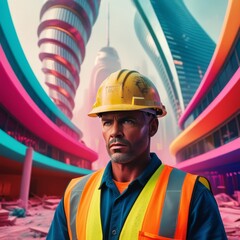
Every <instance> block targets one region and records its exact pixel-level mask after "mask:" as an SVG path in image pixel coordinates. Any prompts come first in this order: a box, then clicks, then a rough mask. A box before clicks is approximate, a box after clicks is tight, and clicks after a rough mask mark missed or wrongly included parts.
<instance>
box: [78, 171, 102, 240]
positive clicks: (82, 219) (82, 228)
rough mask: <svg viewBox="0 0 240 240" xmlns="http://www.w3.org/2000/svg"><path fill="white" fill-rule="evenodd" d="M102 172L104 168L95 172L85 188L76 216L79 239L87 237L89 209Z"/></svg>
mask: <svg viewBox="0 0 240 240" xmlns="http://www.w3.org/2000/svg"><path fill="white" fill-rule="evenodd" d="M102 172H103V170H100V171H97V172H95V173H93V174H92V176H91V177H90V178H89V180H88V182H87V183H86V185H85V187H84V189H83V193H82V196H81V199H80V203H79V205H78V211H77V216H76V226H77V227H76V231H77V239H79V240H82V239H86V225H87V218H88V210H89V206H90V202H91V201H90V200H91V199H92V195H93V192H94V190H95V187H96V185H97V182H98V181H99V179H100V178H101V176H102Z"/></svg>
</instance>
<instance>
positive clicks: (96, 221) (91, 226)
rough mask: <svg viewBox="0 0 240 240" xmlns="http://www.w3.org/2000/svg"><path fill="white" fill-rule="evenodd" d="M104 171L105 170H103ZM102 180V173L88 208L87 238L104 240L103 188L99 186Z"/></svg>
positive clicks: (87, 239)
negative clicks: (102, 215) (102, 218)
mask: <svg viewBox="0 0 240 240" xmlns="http://www.w3.org/2000/svg"><path fill="white" fill-rule="evenodd" d="M102 173H103V172H102ZM101 180H102V174H101V176H100V177H99V180H98V182H97V184H95V189H94V192H93V195H92V199H91V200H89V201H91V203H90V206H89V210H88V217H87V221H86V222H87V224H86V240H98V239H99V240H100V239H101V240H102V239H103V236H102V224H101V211H100V205H101V190H100V189H99V188H98V186H100V183H101Z"/></svg>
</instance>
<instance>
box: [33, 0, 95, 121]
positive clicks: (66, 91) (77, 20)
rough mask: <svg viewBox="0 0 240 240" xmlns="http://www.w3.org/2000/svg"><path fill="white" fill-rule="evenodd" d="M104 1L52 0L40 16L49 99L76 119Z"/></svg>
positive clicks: (41, 57) (40, 31)
mask: <svg viewBox="0 0 240 240" xmlns="http://www.w3.org/2000/svg"><path fill="white" fill-rule="evenodd" d="M99 6H100V0H88V1H87V0H48V1H46V2H45V4H44V5H43V7H42V9H41V12H40V25H39V27H38V38H39V41H38V45H39V47H40V54H39V58H40V60H41V61H42V70H43V72H44V74H45V83H46V85H47V86H48V88H49V96H50V97H51V99H52V100H53V101H54V102H55V104H56V105H57V106H58V107H59V108H60V109H61V110H62V111H63V112H64V113H65V114H66V115H67V116H68V117H69V118H70V119H72V116H73V114H72V111H73V109H74V106H75V103H74V98H75V94H76V91H77V88H78V86H79V83H80V79H79V73H80V69H81V64H82V62H83V60H84V57H85V46H86V44H87V42H88V40H89V37H90V35H91V30H92V26H93V25H94V23H95V21H96V19H97V16H98V12H99Z"/></svg>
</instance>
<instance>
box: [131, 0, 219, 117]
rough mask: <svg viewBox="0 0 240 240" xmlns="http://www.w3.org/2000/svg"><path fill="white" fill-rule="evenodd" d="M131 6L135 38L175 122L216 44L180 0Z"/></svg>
mask: <svg viewBox="0 0 240 240" xmlns="http://www.w3.org/2000/svg"><path fill="white" fill-rule="evenodd" d="M133 3H134V5H135V6H136V9H137V14H136V16H135V30H136V34H137V36H138V38H139V41H140V43H141V44H142V45H143V47H144V49H145V50H146V52H147V54H148V55H149V56H150V58H151V60H152V61H153V63H154V65H155V67H156V69H157V71H158V73H159V76H160V78H161V81H162V82H163V85H164V87H165V90H166V92H167V95H168V96H169V100H170V104H171V107H172V108H173V109H174V112H175V117H176V120H177V119H179V117H180V116H181V114H182V112H183V110H184V109H185V107H186V106H187V105H188V103H189V101H190V100H191V98H192V96H193V95H194V93H195V91H196V89H197V87H198V86H199V83H200V82H201V80H202V77H203V75H204V73H205V71H206V69H207V67H208V64H209V62H210V59H211V57H212V54H213V51H214V49H215V43H214V42H213V41H212V40H211V38H210V37H209V36H208V35H207V33H206V32H205V31H204V30H203V29H202V27H201V26H200V25H199V24H198V22H197V21H196V20H195V19H194V17H193V16H192V14H191V13H190V12H189V11H188V9H187V7H186V5H185V4H184V2H183V1H182V0H174V1H168V0H162V1H156V0H151V1H143V0H133Z"/></svg>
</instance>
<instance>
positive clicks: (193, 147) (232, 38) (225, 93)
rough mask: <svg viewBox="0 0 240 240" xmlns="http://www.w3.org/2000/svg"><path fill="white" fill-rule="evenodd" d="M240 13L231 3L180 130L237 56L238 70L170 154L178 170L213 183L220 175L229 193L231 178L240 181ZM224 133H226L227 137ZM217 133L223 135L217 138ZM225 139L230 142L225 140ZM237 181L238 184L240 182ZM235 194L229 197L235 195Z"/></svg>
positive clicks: (234, 2) (238, 4)
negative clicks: (231, 58)
mask: <svg viewBox="0 0 240 240" xmlns="http://www.w3.org/2000/svg"><path fill="white" fill-rule="evenodd" d="M239 9H240V1H239V0H230V1H229V4H228V8H227V11H226V15H225V21H224V24H223V28H222V32H221V36H220V38H219V42H218V44H217V47H216V50H215V52H214V55H213V58H212V60H211V62H210V65H209V67H208V69H207V71H206V74H205V75H204V77H203V80H202V83H201V84H200V86H199V88H198V89H197V91H196V93H195V95H194V97H193V98H192V100H191V101H190V103H189V105H188V106H187V108H186V110H185V112H184V113H183V114H182V116H181V118H180V119H179V122H178V123H179V126H180V128H182V129H183V128H184V125H185V124H186V121H187V120H188V118H189V117H190V116H191V115H192V114H193V112H194V110H195V109H198V106H200V104H202V103H203V99H204V98H206V96H207V93H209V92H210V90H211V88H213V86H214V83H216V81H218V80H219V79H220V76H222V73H223V71H225V70H226V66H228V65H227V64H229V63H230V56H234V59H236V65H235V67H234V69H235V68H236V70H234V71H232V72H231V76H230V77H229V78H227V75H226V76H225V75H224V76H225V78H224V81H225V85H224V87H223V88H222V89H221V90H220V92H219V93H218V94H217V95H216V96H215V97H214V99H213V100H212V101H211V102H210V103H209V105H207V106H206V105H205V108H204V109H203V110H202V111H201V112H200V113H199V112H198V115H197V116H196V117H195V119H194V120H193V118H192V122H191V123H190V125H188V126H186V127H185V129H184V130H183V131H182V132H181V133H180V134H179V135H178V136H177V138H176V139H175V140H174V141H173V142H172V143H171V145H170V152H171V153H172V155H174V156H175V157H176V160H177V164H176V166H177V167H178V168H180V169H183V170H185V171H190V172H194V173H198V174H205V175H207V176H209V178H210V179H211V178H213V174H216V176H214V178H215V177H216V178H217V179H218V178H219V179H220V178H221V179H225V180H221V181H220V182H221V184H222V185H223V186H222V187H224V189H225V190H226V191H227V188H228V177H229V176H235V177H236V178H238V179H240V164H239V159H240V115H239V113H240V100H239V93H240V54H239V46H240V37H239V27H240V11H239ZM231 64H232V62H231ZM232 69H233V68H232ZM216 79H217V80H216ZM201 106H202V105H201ZM189 119H190V118H189ZM231 121H232V122H234V124H236V126H237V128H234V129H232V130H231V131H230V130H229V125H228V124H229V123H230V122H231ZM234 126H235V125H234ZM224 129H225V130H224ZM223 131H226V132H225V133H223ZM215 133H216V134H220V135H214V134H215ZM224 134H225V135H224ZM231 134H234V136H233V137H231V138H230V137H229V136H230V135H231ZM224 138H226V139H229V140H225V139H224ZM216 142H219V143H216ZM206 146H207V147H206ZM206 148H207V150H206ZM193 151H194V153H193ZM236 181H237V182H238V180H236ZM219 184H220V183H219V182H218V183H213V186H215V188H216V191H218V190H219V189H218V186H219ZM229 186H231V184H230V185H229ZM233 188H235V190H240V189H239V188H240V185H239V184H235V185H234V186H232V187H231V189H233ZM229 191H230V190H229ZM232 191H233V190H231V191H230V192H229V194H233V192H232Z"/></svg>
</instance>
